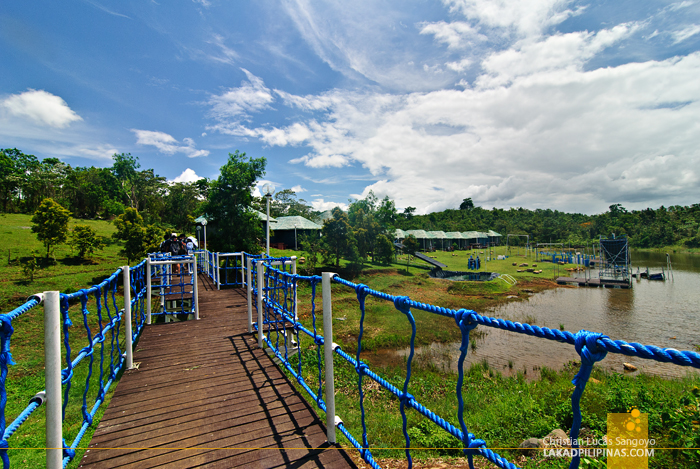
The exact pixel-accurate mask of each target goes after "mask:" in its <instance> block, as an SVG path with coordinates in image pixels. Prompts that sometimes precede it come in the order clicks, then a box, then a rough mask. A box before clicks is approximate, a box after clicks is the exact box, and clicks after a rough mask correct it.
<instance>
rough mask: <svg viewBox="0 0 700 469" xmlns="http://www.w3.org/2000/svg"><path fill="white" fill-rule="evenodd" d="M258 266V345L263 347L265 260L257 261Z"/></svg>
mask: <svg viewBox="0 0 700 469" xmlns="http://www.w3.org/2000/svg"><path fill="white" fill-rule="evenodd" d="M257 266H258V280H257V282H258V347H260V348H262V347H263V290H264V286H263V278H264V277H263V261H257Z"/></svg>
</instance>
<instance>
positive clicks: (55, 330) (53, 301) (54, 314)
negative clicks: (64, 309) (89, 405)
mask: <svg viewBox="0 0 700 469" xmlns="http://www.w3.org/2000/svg"><path fill="white" fill-rule="evenodd" d="M44 360H45V367H46V372H45V379H46V467H47V468H48V469H60V468H62V467H63V418H62V416H61V415H62V405H61V404H62V398H61V294H60V292H57V291H47V292H44Z"/></svg>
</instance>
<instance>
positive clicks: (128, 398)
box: [81, 278, 355, 469]
mask: <svg viewBox="0 0 700 469" xmlns="http://www.w3.org/2000/svg"><path fill="white" fill-rule="evenodd" d="M245 308H246V299H245V296H244V295H243V293H242V292H241V290H222V291H216V290H215V289H213V288H212V285H211V283H209V281H208V279H206V278H205V279H203V281H202V280H200V320H199V321H187V322H180V323H171V324H157V325H150V326H146V328H145V329H144V333H143V335H142V337H141V339H140V341H139V344H138V346H137V347H136V350H135V353H134V361H135V362H136V363H139V369H138V370H130V371H127V372H125V373H124V376H123V377H122V379H121V381H120V382H119V385H118V386H117V389H116V391H115V393H114V396H113V398H112V400H111V402H110V404H109V407H108V408H107V410H106V411H105V414H104V416H103V418H102V421H101V422H100V424H99V426H98V428H97V430H96V431H95V434H94V436H93V438H92V441H91V442H90V445H89V448H90V449H89V450H88V451H87V452H86V453H85V456H84V457H83V460H82V462H81V467H85V468H109V467H119V468H132V467H133V468H139V469H141V468H149V467H171V468H191V467H221V468H233V467H250V468H272V467H285V468H286V467H289V468H302V467H303V468H307V467H308V468H311V467H332V468H343V467H355V465H354V464H353V462H352V460H351V459H350V457H349V456H348V455H347V454H346V453H345V451H343V450H342V449H340V448H339V447H338V446H337V445H329V444H328V443H327V442H326V436H325V432H326V429H325V426H324V424H323V422H322V421H321V420H320V419H319V418H318V416H317V415H316V413H315V412H314V410H313V409H312V408H311V406H310V405H309V404H308V403H307V402H306V401H305V400H304V399H303V398H302V396H301V395H299V394H298V393H297V392H296V391H295V390H294V388H293V386H292V385H291V383H290V382H289V381H288V379H287V378H286V377H285V376H284V375H283V374H282V373H281V372H280V370H279V369H278V368H277V366H276V365H275V364H274V363H273V362H272V360H271V359H270V358H269V357H268V356H267V355H266V354H265V353H264V352H263V351H262V350H260V349H258V348H257V346H256V341H255V337H254V336H253V335H249V334H247V332H246V330H247V325H246V309H245Z"/></svg>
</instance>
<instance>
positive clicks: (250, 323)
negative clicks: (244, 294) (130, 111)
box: [246, 257, 253, 334]
mask: <svg viewBox="0 0 700 469" xmlns="http://www.w3.org/2000/svg"><path fill="white" fill-rule="evenodd" d="M252 268H253V262H252V259H251V258H250V257H249V258H247V259H246V280H247V281H248V285H247V286H246V290H247V291H248V333H249V334H251V333H252V332H253V284H252V273H251V270H252Z"/></svg>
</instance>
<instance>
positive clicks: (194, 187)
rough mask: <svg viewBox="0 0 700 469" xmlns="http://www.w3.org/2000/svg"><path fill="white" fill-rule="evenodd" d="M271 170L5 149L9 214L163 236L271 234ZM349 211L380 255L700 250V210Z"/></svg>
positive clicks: (350, 222) (357, 238)
mask: <svg viewBox="0 0 700 469" xmlns="http://www.w3.org/2000/svg"><path fill="white" fill-rule="evenodd" d="M265 164H266V162H265V159H264V158H258V159H253V158H246V157H245V153H238V151H236V152H235V153H233V154H229V162H228V163H227V164H226V165H224V166H223V167H222V168H221V175H220V176H219V178H218V179H216V180H209V179H200V180H198V181H196V182H192V183H182V182H178V183H172V182H168V181H167V180H166V178H164V177H161V176H159V175H158V174H157V173H156V171H155V170H154V169H143V168H141V165H140V163H139V159H138V157H136V156H132V155H131V154H128V153H127V154H124V153H122V154H115V155H114V156H113V157H112V165H111V166H109V167H104V168H97V167H94V166H90V167H80V166H78V167H72V166H71V165H69V164H67V163H65V162H62V161H61V160H59V159H57V158H44V159H42V160H40V159H39V158H37V157H36V156H34V155H27V154H25V153H23V152H22V151H20V150H18V149H16V148H13V149H3V150H0V210H1V211H2V212H3V213H25V214H33V213H35V211H36V210H37V209H38V208H39V206H40V205H41V203H42V201H43V200H44V199H47V198H50V199H53V200H54V201H56V202H57V203H58V204H60V205H61V206H62V207H64V208H65V209H67V210H68V211H69V212H70V214H71V216H72V217H74V218H79V219H105V220H113V219H115V218H116V217H118V216H120V215H123V214H125V212H126V211H127V209H133V211H136V212H138V214H139V215H140V216H141V217H142V219H143V222H144V224H145V225H149V226H154V227H157V228H158V229H159V230H160V231H161V232H163V233H165V232H168V231H177V232H187V233H193V232H194V228H195V225H194V219H195V218H196V217H197V216H200V215H203V214H206V215H208V216H209V217H212V218H214V219H216V218H219V219H224V218H226V217H228V218H231V217H234V218H235V217H239V216H240V217H241V218H240V219H237V222H236V223H237V224H236V226H241V223H243V224H244V225H245V224H247V223H250V224H251V229H250V230H249V231H247V232H246V234H245V236H246V237H248V238H251V237H252V238H256V237H259V236H260V235H261V231H258V230H257V229H256V227H255V226H253V225H254V224H255V222H254V219H253V218H252V217H250V216H248V215H244V214H243V213H242V212H248V211H249V208H250V207H252V208H255V209H257V210H260V211H263V212H264V209H265V201H264V200H263V199H262V198H259V197H258V198H256V197H253V195H252V193H251V192H252V188H253V187H254V186H255V181H256V180H258V179H259V178H261V177H262V176H263V175H264V174H265ZM229 199H231V200H229ZM349 202H350V204H349V209H348V211H347V213H345V214H339V213H335V212H338V211H335V212H334V213H333V215H332V216H331V217H330V221H331V222H332V221H334V220H335V222H340V223H341V224H342V225H345V224H347V229H348V230H350V233H351V234H352V235H353V240H352V242H351V244H354V245H355V246H356V247H357V248H358V249H359V251H360V252H373V251H374V249H375V242H376V241H377V239H378V236H379V235H382V234H386V235H388V236H387V238H391V237H392V236H391V233H392V231H393V229H395V228H401V229H404V230H409V229H423V230H427V231H430V230H441V231H445V232H449V231H487V230H494V231H497V232H499V233H501V234H502V235H504V236H505V235H506V234H529V235H530V237H531V240H533V241H537V242H563V243H571V244H572V245H579V244H585V243H586V242H588V241H591V240H596V239H598V238H599V237H601V236H609V235H610V234H612V233H614V234H615V235H616V236H621V235H624V236H627V237H628V238H629V240H630V244H631V246H633V247H639V248H653V247H663V246H672V245H676V246H683V247H689V248H697V247H700V204H692V205H689V206H678V205H675V206H670V207H664V206H661V207H658V208H646V209H644V210H627V209H626V208H625V207H623V206H622V205H621V204H619V203H618V204H612V205H610V207H609V210H608V211H606V212H605V213H601V214H596V215H585V214H580V213H565V212H559V211H557V210H550V209H546V210H545V209H536V210H530V209H526V208H522V207H520V208H510V209H501V208H493V209H486V208H482V207H478V206H475V205H474V203H473V201H472V200H471V199H470V198H465V199H464V200H463V202H462V203H461V204H460V206H459V207H455V208H454V209H447V210H443V211H441V212H434V213H429V214H426V215H416V214H415V211H416V208H415V207H407V208H406V209H405V210H403V211H402V212H399V211H397V209H396V205H395V203H394V201H393V200H391V199H389V198H388V197H385V198H383V199H379V198H378V197H376V196H375V195H374V194H373V193H370V194H369V195H368V196H367V197H366V198H365V199H361V200H350V201H349ZM270 208H271V215H272V216H273V217H277V216H291V215H300V216H304V217H306V218H308V219H311V220H316V221H320V220H321V218H322V214H321V213H320V212H315V211H314V210H313V209H312V207H311V206H310V205H309V204H308V203H307V202H306V201H305V200H303V199H299V198H297V196H296V194H295V193H294V192H293V191H291V190H289V189H286V190H282V191H279V192H277V193H276V194H275V195H274V197H273V200H272V201H271V207H270ZM239 212H241V213H239ZM323 218H324V219H328V218H329V216H328V215H326V216H325V217H323ZM231 223H233V222H230V223H225V224H226V225H228V224H231ZM232 226H233V225H232ZM222 233H224V234H226V233H227V231H226V230H223V231H222ZM228 234H229V237H228V238H227V239H218V240H217V239H213V240H212V241H213V242H214V243H219V244H220V247H221V248H224V247H227V248H239V249H240V248H246V247H248V248H250V246H249V245H248V243H247V242H244V239H243V238H244V236H243V235H242V236H237V237H235V239H234V238H232V237H231V235H230V233H228ZM382 241H383V240H382ZM246 245H248V246H246Z"/></svg>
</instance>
